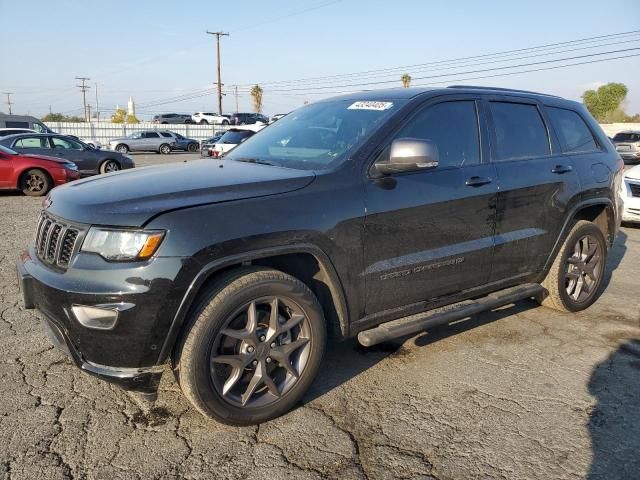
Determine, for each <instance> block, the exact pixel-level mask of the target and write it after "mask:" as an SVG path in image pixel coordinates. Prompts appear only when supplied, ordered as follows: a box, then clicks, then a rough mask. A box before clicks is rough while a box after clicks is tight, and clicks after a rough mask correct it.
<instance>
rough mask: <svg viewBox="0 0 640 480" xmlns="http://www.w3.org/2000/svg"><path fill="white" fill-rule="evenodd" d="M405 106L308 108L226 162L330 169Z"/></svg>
mask: <svg viewBox="0 0 640 480" xmlns="http://www.w3.org/2000/svg"><path fill="white" fill-rule="evenodd" d="M404 103H405V102H404V101H397V100H394V101H354V100H335V101H329V102H319V103H315V104H312V105H308V106H306V107H302V108H300V109H298V110H296V111H295V112H292V113H290V114H288V115H287V116H285V117H283V118H281V119H280V120H278V121H277V122H276V123H273V124H272V125H270V126H269V127H267V128H265V129H264V130H263V131H261V132H260V133H259V134H257V135H255V136H254V137H252V138H251V139H249V140H247V141H246V142H244V143H243V144H242V145H239V146H238V147H236V148H235V149H233V151H231V152H229V153H228V154H227V155H226V156H225V158H226V159H230V160H245V161H246V160H247V159H252V160H259V161H262V162H268V163H272V164H274V165H280V166H283V167H288V168H297V169H303V170H314V169H323V168H328V167H329V166H330V165H332V164H334V163H337V162H339V161H341V160H342V159H343V158H344V155H345V154H346V153H347V152H348V151H349V150H350V149H351V148H352V147H353V146H354V145H356V144H357V143H358V142H360V141H361V140H363V139H364V138H366V137H368V136H369V135H370V134H371V133H372V132H373V130H374V129H375V128H377V126H378V125H379V124H380V123H381V122H382V121H383V119H385V118H388V117H389V115H390V114H391V113H393V112H395V111H397V110H398V108H400V106H402V105H404ZM223 138H224V137H223Z"/></svg>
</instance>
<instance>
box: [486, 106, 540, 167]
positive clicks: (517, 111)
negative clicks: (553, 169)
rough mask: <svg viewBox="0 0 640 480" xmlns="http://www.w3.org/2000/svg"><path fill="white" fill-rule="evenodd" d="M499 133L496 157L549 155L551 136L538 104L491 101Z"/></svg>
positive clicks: (515, 158) (516, 157) (503, 159)
mask: <svg viewBox="0 0 640 480" xmlns="http://www.w3.org/2000/svg"><path fill="white" fill-rule="evenodd" d="M490 105H491V116H492V117H493V124H494V128H495V134H496V145H495V151H494V153H493V158H494V160H498V161H506V160H517V159H520V158H529V157H542V156H544V155H549V153H550V150H549V137H548V135H547V129H546V128H545V125H544V122H543V121H542V117H541V116H540V112H539V111H538V108H537V107H536V106H535V105H526V104H523V103H507V102H490Z"/></svg>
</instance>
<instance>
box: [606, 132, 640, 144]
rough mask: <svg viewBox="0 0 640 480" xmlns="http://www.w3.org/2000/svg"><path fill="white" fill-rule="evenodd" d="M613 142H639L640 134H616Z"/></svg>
mask: <svg viewBox="0 0 640 480" xmlns="http://www.w3.org/2000/svg"><path fill="white" fill-rule="evenodd" d="M613 141H614V142H640V133H633V132H624V133H616V136H615V137H613Z"/></svg>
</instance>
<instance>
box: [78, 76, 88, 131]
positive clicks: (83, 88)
mask: <svg viewBox="0 0 640 480" xmlns="http://www.w3.org/2000/svg"><path fill="white" fill-rule="evenodd" d="M76 80H80V81H81V82H82V85H76V87H78V88H79V89H80V91H81V92H82V105H83V111H84V118H85V120H86V121H87V122H88V121H89V120H90V118H89V115H88V110H87V90H89V89H90V88H91V86H90V85H86V84H85V82H87V81H89V80H91V79H90V78H89V77H76Z"/></svg>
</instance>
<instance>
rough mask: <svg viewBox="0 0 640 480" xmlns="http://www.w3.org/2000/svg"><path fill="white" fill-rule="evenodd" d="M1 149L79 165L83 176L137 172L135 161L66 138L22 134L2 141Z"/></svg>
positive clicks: (4, 138) (0, 141) (3, 138)
mask: <svg viewBox="0 0 640 480" xmlns="http://www.w3.org/2000/svg"><path fill="white" fill-rule="evenodd" d="M0 145H4V146H5V147H8V148H10V149H12V150H15V151H17V152H19V153H24V154H35V155H47V156H50V157H59V158H62V159H64V160H68V161H70V162H73V163H75V164H76V165H77V166H78V169H79V171H80V175H82V176H88V175H96V174H98V173H109V172H115V171H118V170H126V169H128V168H133V167H134V163H133V159H132V158H131V157H130V156H128V155H123V154H120V153H117V152H110V151H109V150H98V149H96V148H93V147H90V146H88V145H85V144H84V143H82V142H80V141H78V140H76V139H74V138H71V137H68V136H65V135H57V134H51V133H21V134H17V135H8V136H6V137H2V138H0Z"/></svg>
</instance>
